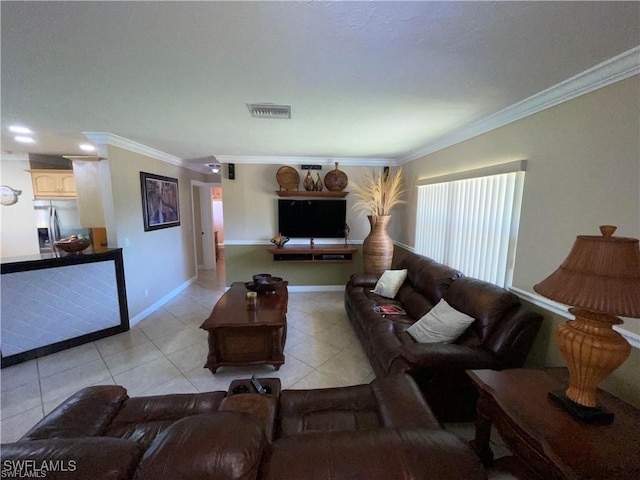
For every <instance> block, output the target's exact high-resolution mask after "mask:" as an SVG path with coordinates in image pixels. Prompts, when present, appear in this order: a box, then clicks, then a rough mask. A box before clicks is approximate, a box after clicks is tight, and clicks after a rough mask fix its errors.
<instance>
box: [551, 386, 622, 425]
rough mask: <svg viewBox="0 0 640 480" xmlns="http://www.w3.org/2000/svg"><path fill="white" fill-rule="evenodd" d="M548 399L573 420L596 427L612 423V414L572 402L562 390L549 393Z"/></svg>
mask: <svg viewBox="0 0 640 480" xmlns="http://www.w3.org/2000/svg"><path fill="white" fill-rule="evenodd" d="M548 396H549V398H550V399H551V400H553V401H554V402H556V403H557V404H558V405H560V406H561V407H562V408H563V409H564V410H565V411H566V412H567V413H569V415H571V416H572V417H573V418H575V419H577V420H580V421H581V422H585V423H593V424H597V425H609V424H610V423H612V422H613V417H614V415H613V412H611V411H609V410H607V409H606V408H604V407H599V406H595V407H587V406H585V405H580V404H579V403H576V402H574V401H573V400H571V399H570V398H569V397H567V394H566V393H565V392H564V390H555V391H553V392H549V394H548Z"/></svg>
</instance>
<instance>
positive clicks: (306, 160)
mask: <svg viewBox="0 0 640 480" xmlns="http://www.w3.org/2000/svg"><path fill="white" fill-rule="evenodd" d="M216 160H217V161H218V162H220V163H247V164H249V163H254V164H266V165H273V164H284V165H299V164H314V165H330V166H332V167H333V166H334V165H335V163H336V162H338V163H339V164H340V165H344V166H355V167H386V166H392V167H395V166H396V161H395V160H393V159H391V158H368V157H331V158H325V157H263V156H248V155H216Z"/></svg>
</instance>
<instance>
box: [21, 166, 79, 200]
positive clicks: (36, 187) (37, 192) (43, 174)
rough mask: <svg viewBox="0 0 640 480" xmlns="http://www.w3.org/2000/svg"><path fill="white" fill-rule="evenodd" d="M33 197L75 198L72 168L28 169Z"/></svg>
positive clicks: (74, 181)
mask: <svg viewBox="0 0 640 480" xmlns="http://www.w3.org/2000/svg"><path fill="white" fill-rule="evenodd" d="M30 172H31V182H32V183H33V195H34V197H35V198H75V197H76V195H77V192H76V180H75V177H74V175H73V170H30Z"/></svg>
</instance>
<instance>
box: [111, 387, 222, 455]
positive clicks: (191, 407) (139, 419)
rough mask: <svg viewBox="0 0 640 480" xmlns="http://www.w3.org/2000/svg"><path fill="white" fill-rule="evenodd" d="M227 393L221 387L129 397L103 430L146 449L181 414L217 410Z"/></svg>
mask: <svg viewBox="0 0 640 480" xmlns="http://www.w3.org/2000/svg"><path fill="white" fill-rule="evenodd" d="M225 396H226V392H222V391H218V392H205V393H181V394H179V393H177V394H172V395H157V396H151V397H134V398H130V399H128V400H127V401H125V402H124V403H123V405H122V408H121V409H120V410H119V411H118V413H117V414H116V416H115V417H114V418H113V420H112V422H111V423H110V425H109V427H108V428H107V429H106V431H105V432H104V434H105V435H107V436H110V437H118V438H126V439H128V440H135V441H136V442H138V443H139V444H140V445H141V446H142V448H143V449H145V450H146V449H147V448H148V447H149V445H150V444H151V442H153V441H154V440H155V438H156V436H158V435H159V434H160V433H161V432H163V431H164V430H165V429H167V428H168V427H169V426H171V425H172V424H173V423H174V422H176V421H178V420H180V419H181V418H184V417H188V416H191V415H199V414H202V413H211V412H215V411H217V410H218V407H219V405H220V403H221V402H222V400H223V399H224V398H225Z"/></svg>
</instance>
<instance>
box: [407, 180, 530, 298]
mask: <svg viewBox="0 0 640 480" xmlns="http://www.w3.org/2000/svg"><path fill="white" fill-rule="evenodd" d="M523 183H524V172H523V171H517V172H510V173H504V174H498V175H489V176H484V177H478V178H469V179H464V180H456V181H451V182H443V183H435V184H430V185H421V186H419V187H418V208H417V219H416V220H417V221H416V239H415V249H416V251H417V252H418V253H420V254H422V255H425V256H427V257H430V258H432V259H434V260H436V261H438V262H441V263H444V264H446V265H449V266H451V267H453V268H456V269H458V270H460V271H462V272H463V273H464V274H465V275H466V276H468V277H474V278H479V279H482V280H486V281H488V282H491V283H495V284H496V285H500V286H502V287H506V286H510V285H511V281H512V278H513V263H514V259H515V250H516V240H517V238H518V225H519V223H520V206H521V202H522V187H523Z"/></svg>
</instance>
